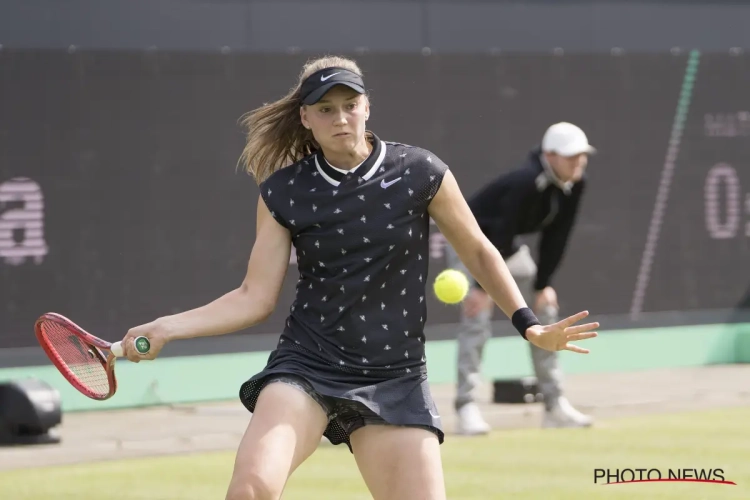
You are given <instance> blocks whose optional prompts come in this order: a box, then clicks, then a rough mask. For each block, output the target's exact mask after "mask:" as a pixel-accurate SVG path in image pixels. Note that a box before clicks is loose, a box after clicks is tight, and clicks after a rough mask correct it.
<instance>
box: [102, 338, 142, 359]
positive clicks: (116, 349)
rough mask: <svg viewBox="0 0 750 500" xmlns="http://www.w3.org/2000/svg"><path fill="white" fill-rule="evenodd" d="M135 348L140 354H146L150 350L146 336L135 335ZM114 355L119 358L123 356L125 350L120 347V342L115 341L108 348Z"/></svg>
mask: <svg viewBox="0 0 750 500" xmlns="http://www.w3.org/2000/svg"><path fill="white" fill-rule="evenodd" d="M135 349H136V350H137V351H138V352H139V353H141V354H148V351H150V350H151V342H149V340H148V339H147V338H146V337H136V339H135ZM109 350H110V351H112V354H114V355H115V356H116V357H118V358H121V357H123V356H125V350H124V349H123V348H122V342H115V343H114V344H112V345H111V346H110V348H109Z"/></svg>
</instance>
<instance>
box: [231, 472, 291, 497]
mask: <svg viewBox="0 0 750 500" xmlns="http://www.w3.org/2000/svg"><path fill="white" fill-rule="evenodd" d="M280 497H281V492H280V491H276V488H274V487H273V485H272V484H270V482H269V481H267V480H265V479H263V478H262V477H260V476H257V475H246V476H243V477H242V478H232V482H231V483H230V484H229V489H228V490H227V496H226V500H277V499H278V498H280Z"/></svg>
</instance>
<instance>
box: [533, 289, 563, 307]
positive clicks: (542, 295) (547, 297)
mask: <svg viewBox="0 0 750 500" xmlns="http://www.w3.org/2000/svg"><path fill="white" fill-rule="evenodd" d="M547 308H552V309H560V306H559V305H558V304H557V292H556V291H555V289H554V288H552V287H551V286H548V287H545V288H543V289H542V290H539V291H538V292H536V298H535V300H534V312H536V313H537V314H539V312H540V311H544V310H545V309H547Z"/></svg>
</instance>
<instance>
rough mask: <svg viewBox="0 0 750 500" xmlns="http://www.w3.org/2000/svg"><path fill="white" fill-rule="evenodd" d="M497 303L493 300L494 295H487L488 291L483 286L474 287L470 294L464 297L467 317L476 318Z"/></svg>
mask: <svg viewBox="0 0 750 500" xmlns="http://www.w3.org/2000/svg"><path fill="white" fill-rule="evenodd" d="M494 305H495V303H494V302H493V301H492V297H490V296H489V295H487V292H485V291H484V290H482V289H481V288H476V287H472V288H471V290H469V294H468V295H466V298H465V299H464V304H463V307H464V315H465V316H466V317H467V318H474V317H476V316H477V314H479V313H480V312H482V311H484V310H486V309H492V306H494Z"/></svg>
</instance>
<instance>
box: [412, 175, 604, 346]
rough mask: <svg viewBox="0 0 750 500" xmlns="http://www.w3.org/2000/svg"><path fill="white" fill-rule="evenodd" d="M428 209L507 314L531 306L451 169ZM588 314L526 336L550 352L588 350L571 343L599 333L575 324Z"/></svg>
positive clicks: (539, 327)
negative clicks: (467, 201)
mask: <svg viewBox="0 0 750 500" xmlns="http://www.w3.org/2000/svg"><path fill="white" fill-rule="evenodd" d="M427 210H428V212H429V214H430V216H432V218H433V219H434V221H435V223H436V224H437V225H438V228H440V230H441V231H442V233H443V235H444V236H445V237H446V238H447V239H448V241H449V242H450V244H451V245H453V248H454V249H455V250H456V253H457V254H458V256H459V258H460V259H461V261H462V262H463V263H464V264H465V265H466V267H467V268H468V269H469V272H470V273H471V274H472V276H474V278H475V279H476V280H477V281H478V282H479V283H480V284H481V285H482V287H483V288H484V290H485V291H486V292H487V293H488V294H489V295H490V297H492V300H494V301H495V303H496V304H497V305H498V307H500V309H502V311H503V312H504V313H505V314H506V316H508V317H509V318H513V314H514V313H515V312H516V311H518V310H519V309H521V308H524V307H527V306H526V302H525V301H524V299H523V296H522V295H521V291H520V290H519V289H518V285H517V284H516V282H515V280H514V279H513V276H511V274H510V271H508V267H507V266H506V264H505V261H504V260H503V258H502V256H501V255H500V252H498V251H497V249H496V248H495V246H494V245H493V244H492V243H490V241H489V240H488V239H487V237H486V236H485V235H484V233H482V231H481V230H480V228H479V224H477V221H476V219H475V218H474V214H472V213H471V209H469V206H468V204H467V203H466V200H465V199H464V197H463V195H462V194H461V190H460V189H459V187H458V183H457V182H456V179H455V177H453V175H452V174H451V172H450V171H446V172H445V175H444V177H443V180H442V183H441V185H440V187H439V188H438V190H437V193H436V194H435V196H434V197H433V198H432V200H431V201H430V204H429V205H428V207H427ZM586 316H588V311H581V312H579V313H578V314H574V315H573V316H570V317H568V318H565V319H563V320H561V321H558V322H557V323H554V324H552V325H544V326H542V325H532V326H529V327H527V328H526V329H525V331H524V332H523V335H524V336H525V338H526V339H527V340H528V341H529V342H531V343H532V344H534V345H536V346H537V347H541V348H542V349H546V350H548V351H560V350H568V351H573V352H578V353H588V352H589V350H588V349H583V348H581V347H578V346H577V345H575V344H571V343H570V342H571V341H576V340H585V339H590V338H593V337H596V336H597V333H596V332H592V331H591V330H592V329H593V328H598V327H599V323H588V324H585V325H575V323H577V322H578V321H580V320H582V319H583V318H585V317H586Z"/></svg>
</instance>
